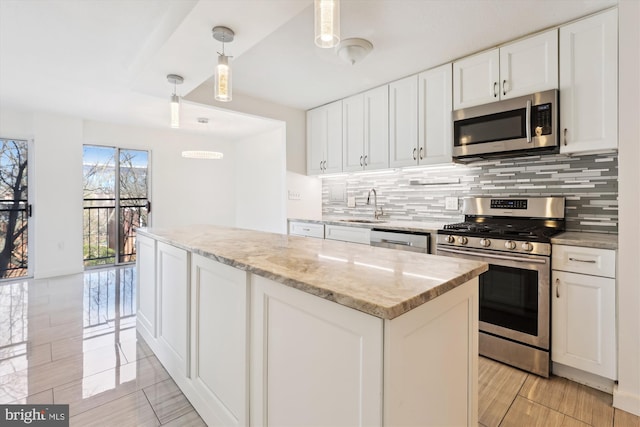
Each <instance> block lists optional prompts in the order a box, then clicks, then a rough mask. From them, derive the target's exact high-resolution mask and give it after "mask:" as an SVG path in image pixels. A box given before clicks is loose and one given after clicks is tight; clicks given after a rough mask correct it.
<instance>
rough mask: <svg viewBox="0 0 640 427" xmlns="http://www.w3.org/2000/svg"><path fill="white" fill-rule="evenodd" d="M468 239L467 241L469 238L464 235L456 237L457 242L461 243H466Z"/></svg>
mask: <svg viewBox="0 0 640 427" xmlns="http://www.w3.org/2000/svg"><path fill="white" fill-rule="evenodd" d="M468 241H469V239H467V238H466V237H464V236H460V237H458V243H460V244H461V245H466V244H467V242H468Z"/></svg>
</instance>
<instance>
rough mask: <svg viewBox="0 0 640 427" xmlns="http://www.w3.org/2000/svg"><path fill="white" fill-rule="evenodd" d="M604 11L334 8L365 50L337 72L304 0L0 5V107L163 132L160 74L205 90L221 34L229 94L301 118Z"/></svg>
mask: <svg viewBox="0 0 640 427" xmlns="http://www.w3.org/2000/svg"><path fill="white" fill-rule="evenodd" d="M616 3H617V1H616V0H563V1H557V0H342V1H341V36H342V38H343V39H344V38H349V37H361V38H365V39H368V40H369V41H371V42H372V43H373V46H374V49H373V51H372V52H371V54H370V55H369V56H368V57H366V58H365V59H364V60H362V61H361V62H360V63H356V64H355V65H350V64H347V63H344V62H342V61H341V60H340V59H339V58H338V57H337V56H336V54H335V52H334V51H333V50H332V49H319V48H317V47H315V45H314V43H313V1H312V0H135V1H134V0H110V1H103V0H47V1H38V0H0V108H9V109H14V110H25V111H32V110H36V111H53V112H59V113H63V114H70V115H74V116H79V117H82V118H86V119H92V120H102V121H109V122H116V123H129V124H136V125H144V126H153V127H167V128H168V122H169V119H168V115H169V105H168V99H169V96H170V95H171V93H172V91H173V86H172V85H170V84H169V83H168V82H167V80H166V75H167V74H171V73H173V74H179V75H181V76H183V77H184V79H185V81H184V84H182V85H180V86H178V94H180V95H182V96H185V95H186V96H187V97H188V94H189V92H191V91H193V90H194V89H196V88H198V87H199V86H200V85H203V84H204V85H208V86H210V85H211V83H210V82H208V80H210V79H211V78H212V73H213V69H214V66H215V64H216V57H217V54H216V52H217V51H219V50H220V49H221V43H220V42H218V41H216V40H214V39H213V38H212V36H211V29H212V28H213V27H214V26H216V25H225V26H228V27H230V28H232V29H233V30H234V31H235V33H236V38H235V40H234V41H233V42H232V43H229V44H227V45H226V47H225V51H226V53H227V54H228V55H232V56H233V57H234V59H233V63H232V68H233V90H234V93H235V94H238V93H241V94H244V95H248V96H252V97H256V98H261V99H265V100H268V101H272V102H274V103H277V104H282V105H286V106H289V107H293V108H299V109H303V110H306V109H308V108H312V107H315V106H318V105H322V104H324V103H327V102H330V101H333V100H336V99H340V98H343V97H345V96H348V95H351V94H354V93H357V92H360V91H363V90H366V89H369V88H372V87H375V86H378V85H380V84H383V83H386V82H390V81H392V80H395V79H398V78H401V77H404V76H407V75H410V74H413V73H416V72H419V71H422V70H425V69H428V68H431V67H433V66H436V65H440V64H442V63H445V62H448V61H451V60H452V59H455V58H459V57H462V56H465V55H468V54H470V53H473V52H476V51H479V50H482V49H485V48H489V47H491V46H495V45H498V44H501V43H504V42H506V41H509V40H511V39H514V38H517V37H520V36H523V35H526V34H529V33H532V32H536V31H539V30H541V29H544V28H547V27H551V26H555V25H558V24H561V23H563V22H567V21H570V20H572V19H575V18H578V17H581V16H584V15H587V14H590V13H592V12H595V11H598V10H602V9H605V8H607V7H610V6H613V5H615V4H616ZM212 98H213V94H212ZM232 102H233V101H232ZM198 117H207V118H209V119H210V123H209V124H208V125H202V124H199V123H197V118H198ZM182 123H183V126H182V129H181V130H180V131H190V132H201V133H206V134H213V135H215V136H217V137H220V138H225V139H229V140H235V139H239V138H243V137H245V136H247V135H249V134H255V133H258V132H261V131H265V130H268V129H271V128H273V127H274V126H276V125H277V124H276V122H275V121H273V120H267V119H261V118H256V117H252V116H248V115H241V114H237V113H233V112H231V111H226V110H223V109H220V108H216V107H212V106H206V105H201V104H195V103H189V102H185V103H184V105H183V118H182Z"/></svg>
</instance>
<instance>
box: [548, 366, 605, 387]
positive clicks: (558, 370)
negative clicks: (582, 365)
mask: <svg viewBox="0 0 640 427" xmlns="http://www.w3.org/2000/svg"><path fill="white" fill-rule="evenodd" d="M551 370H552V372H553V374H554V375H557V376H559V377H562V378H567V379H570V380H571V381H575V382H577V383H579V384H584V385H586V386H589V387H591V388H595V389H598V390H602V391H604V392H605V393H609V394H612V393H613V389H614V386H615V382H614V381H613V380H610V379H608V378H604V377H601V376H599V375H595V374H592V373H591V372H586V371H582V370H580V369H576V368H573V367H571V366H566V365H563V364H561V363H556V362H553V363H552V365H551Z"/></svg>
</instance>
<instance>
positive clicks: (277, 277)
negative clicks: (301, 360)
mask: <svg viewBox="0 0 640 427" xmlns="http://www.w3.org/2000/svg"><path fill="white" fill-rule="evenodd" d="M137 231H138V233H140V234H141V235H143V236H146V237H149V238H152V239H154V240H156V241H158V242H162V243H166V244H168V245H171V246H175V247H178V248H181V249H184V250H186V251H189V252H192V253H194V254H197V255H200V256H202V257H205V258H208V259H211V260H214V261H217V262H220V263H222V264H225V265H228V266H230V267H234V268H237V269H239V270H242V271H246V272H248V273H252V274H256V275H258V276H261V277H265V278H267V279H270V280H273V281H275V282H278V283H280V284H283V285H285V286H288V287H291V288H294V289H298V290H300V291H303V292H306V293H308V294H311V295H315V296H318V297H320V298H323V299H326V300H328V301H332V302H335V303H338V304H340V305H343V306H346V307H348V308H351V309H354V310H358V311H361V312H363V313H366V314H369V315H372V316H375V317H378V318H381V319H384V320H392V319H394V318H396V317H398V316H401V315H402V314H404V313H406V312H408V311H410V310H413V309H414V308H416V307H418V306H420V305H422V304H425V303H427V302H429V301H431V300H433V299H435V298H437V297H438V296H440V295H443V294H445V293H446V292H448V291H450V290H452V289H454V288H456V287H458V286H460V285H462V284H464V283H466V282H467V281H469V280H471V279H472V278H474V277H477V276H479V275H480V274H482V273H483V272H485V271H487V270H488V265H487V264H483V265H481V266H478V267H476V268H473V269H472V270H469V271H468V272H467V273H464V274H461V275H459V276H457V277H456V278H454V279H451V280H448V281H446V282H443V283H441V284H439V285H437V286H434V287H432V288H430V289H428V290H427V291H425V292H422V293H420V294H418V295H415V296H414V297H412V298H409V299H407V300H405V301H403V302H401V303H398V304H395V305H392V306H381V305H377V304H374V303H371V302H369V301H365V300H362V299H359V298H355V297H353V296H351V295H347V294H343V293H339V292H335V291H331V290H328V289H324V288H321V287H317V286H315V285H313V284H310V283H307V282H304V281H300V280H296V279H295V278H292V277H288V276H286V275H283V274H278V273H274V272H272V271H267V270H264V269H261V268H258V267H255V266H252V265H249V264H247V263H245V262H240V261H237V260H235V259H230V258H227V257H224V256H220V255H219V254H215V253H211V252H209V251H205V250H202V249H200V248H197V247H192V246H190V245H186V244H183V243H180V242H177V241H174V240H172V239H169V238H166V237H164V236H162V235H159V234H155V233H153V232H149V231H148V230H147V229H145V228H141V229H138V230H137Z"/></svg>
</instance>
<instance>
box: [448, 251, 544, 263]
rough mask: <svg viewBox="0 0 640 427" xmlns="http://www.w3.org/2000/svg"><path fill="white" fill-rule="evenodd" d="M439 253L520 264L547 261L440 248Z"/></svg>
mask: <svg viewBox="0 0 640 427" xmlns="http://www.w3.org/2000/svg"><path fill="white" fill-rule="evenodd" d="M438 252H450V253H452V254H461V255H476V256H479V257H483V258H492V259H505V260H508V261H520V262H533V263H535V264H546V263H547V260H546V259H537V258H529V257H522V258H519V257H515V256H508V255H497V254H490V253H484V252H483V253H480V252H471V251H460V250H456V249H446V248H438Z"/></svg>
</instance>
